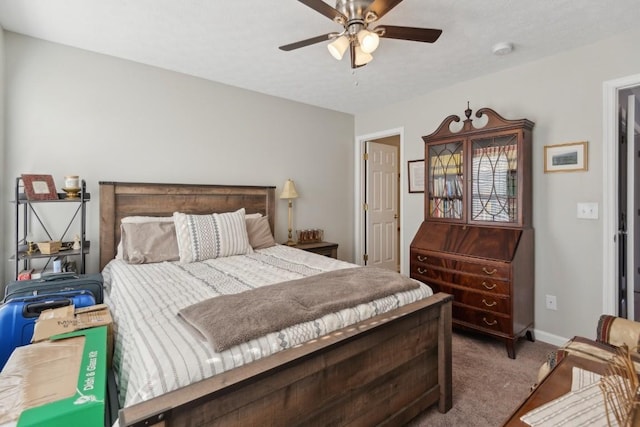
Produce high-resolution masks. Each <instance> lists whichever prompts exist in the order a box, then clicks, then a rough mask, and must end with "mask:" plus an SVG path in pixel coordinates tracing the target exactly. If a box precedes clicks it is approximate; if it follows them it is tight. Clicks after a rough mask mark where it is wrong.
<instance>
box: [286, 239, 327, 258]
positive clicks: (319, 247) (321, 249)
mask: <svg viewBox="0 0 640 427" xmlns="http://www.w3.org/2000/svg"><path fill="white" fill-rule="evenodd" d="M292 248H297V249H302V250H303V251H307V252H313V253H316V254H319V255H324V256H328V257H330V258H335V259H338V244H337V243H331V242H315V243H296V244H295V245H293V246H292Z"/></svg>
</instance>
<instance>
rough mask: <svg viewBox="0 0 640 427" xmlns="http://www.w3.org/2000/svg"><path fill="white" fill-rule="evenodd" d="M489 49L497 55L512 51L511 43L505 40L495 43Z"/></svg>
mask: <svg viewBox="0 0 640 427" xmlns="http://www.w3.org/2000/svg"><path fill="white" fill-rule="evenodd" d="M491 51H492V52H493V54H494V55H498V56H504V55H508V54H510V53H511V51H513V44H511V43H507V42H502V43H496V44H494V45H493V47H492V48H491Z"/></svg>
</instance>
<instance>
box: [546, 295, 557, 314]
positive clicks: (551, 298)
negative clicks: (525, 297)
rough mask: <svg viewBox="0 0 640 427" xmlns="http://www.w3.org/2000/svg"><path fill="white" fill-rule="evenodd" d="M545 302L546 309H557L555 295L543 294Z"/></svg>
mask: <svg viewBox="0 0 640 427" xmlns="http://www.w3.org/2000/svg"><path fill="white" fill-rule="evenodd" d="M545 298H546V302H547V310H557V309H558V304H557V301H556V296H555V295H545Z"/></svg>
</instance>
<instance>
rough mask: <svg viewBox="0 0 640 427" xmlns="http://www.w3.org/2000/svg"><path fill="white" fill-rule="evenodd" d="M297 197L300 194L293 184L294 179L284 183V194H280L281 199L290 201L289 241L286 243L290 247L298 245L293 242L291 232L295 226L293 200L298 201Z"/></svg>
mask: <svg viewBox="0 0 640 427" xmlns="http://www.w3.org/2000/svg"><path fill="white" fill-rule="evenodd" d="M297 197H298V193H297V192H296V186H295V184H294V183H293V180H292V179H288V180H286V181H285V183H284V187H283V189H282V193H280V198H281V199H288V200H289V240H287V242H286V245H289V246H293V245H295V244H296V242H295V241H294V240H293V236H292V234H291V231H292V229H293V226H292V219H293V217H292V208H293V201H292V200H293V199H296V198H297Z"/></svg>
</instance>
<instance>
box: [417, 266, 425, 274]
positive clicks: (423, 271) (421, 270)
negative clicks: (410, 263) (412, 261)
mask: <svg viewBox="0 0 640 427" xmlns="http://www.w3.org/2000/svg"><path fill="white" fill-rule="evenodd" d="M426 272H427V269H426V268H425V269H424V270H423V269H422V268H420V267H418V273H420V274H424V273H426Z"/></svg>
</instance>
